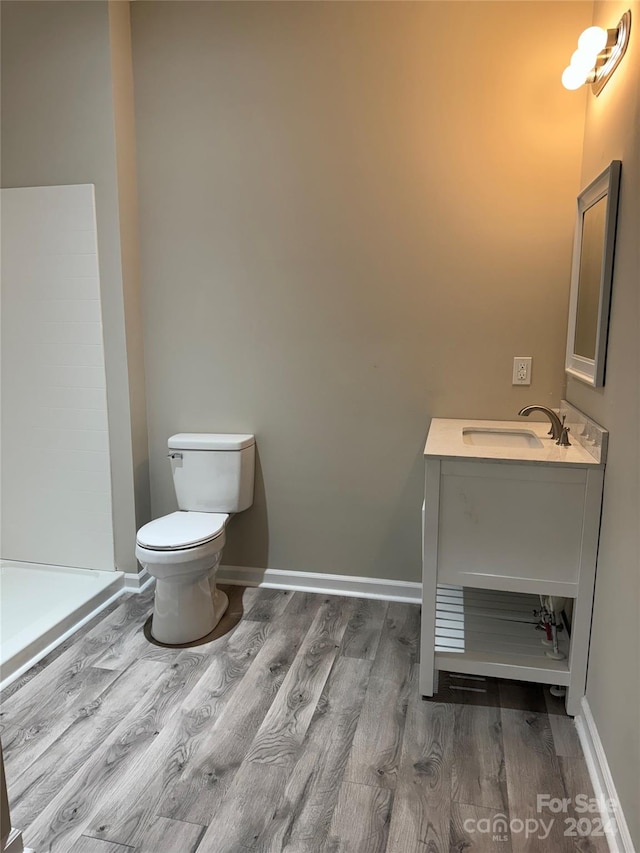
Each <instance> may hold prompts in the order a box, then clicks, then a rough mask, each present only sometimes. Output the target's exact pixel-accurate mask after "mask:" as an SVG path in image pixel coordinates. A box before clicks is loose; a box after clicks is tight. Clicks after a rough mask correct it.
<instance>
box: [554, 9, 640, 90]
mask: <svg viewBox="0 0 640 853" xmlns="http://www.w3.org/2000/svg"><path fill="white" fill-rule="evenodd" d="M630 31H631V12H630V11H627V12H625V13H624V15H623V16H622V17H621V18H620V21H619V23H618V26H617V27H616V28H615V29H612V30H603V29H602V27H589V28H588V29H586V30H585V31H584V32H583V33H582V35H581V36H580V38H579V39H578V49H577V50H576V51H575V52H574V54H573V55H572V57H571V62H570V64H569V65H568V66H567V67H566V68H565V69H564V71H563V73H562V85H563V86H564V87H565V89H579V88H580V86H583V85H584V84H585V83H591V91H592V92H593V93H594V95H599V94H600V92H601V91H602V90H603V89H604V87H605V85H606V83H607V81H608V79H609V78H610V77H611V75H612V74H613V72H614V71H615V69H616V68H617V67H618V63H619V62H620V60H621V59H622V57H623V56H624V54H625V51H626V49H627V45H628V44H629V33H630Z"/></svg>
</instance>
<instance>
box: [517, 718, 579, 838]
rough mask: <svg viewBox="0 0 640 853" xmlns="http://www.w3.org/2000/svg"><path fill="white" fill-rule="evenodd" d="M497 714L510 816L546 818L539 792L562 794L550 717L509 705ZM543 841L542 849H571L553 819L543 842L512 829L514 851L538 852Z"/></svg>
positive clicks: (523, 818)
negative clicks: (501, 739)
mask: <svg viewBox="0 0 640 853" xmlns="http://www.w3.org/2000/svg"><path fill="white" fill-rule="evenodd" d="M500 716H501V718H502V737H503V742H504V754H505V763H506V771H507V791H508V795H509V813H510V817H511V820H516V819H520V820H522V821H527V820H540V819H543V820H545V822H548V820H549V819H550V818H552V817H554V815H552V814H551V813H550V812H548V811H542V812H541V811H539V810H538V808H537V803H538V801H537V797H538V794H548V795H549V796H550V797H559V798H562V797H563V796H564V795H565V791H564V784H563V780H562V775H561V773H560V766H559V760H558V758H557V757H556V753H555V746H554V743H553V735H552V733H551V727H550V725H549V718H548V717H547V715H546V714H538V713H535V712H533V711H516V710H512V709H510V708H502V709H501V711H500ZM542 843H544V844H546V847H543V848H542V849H544V850H553V853H568V851H570V850H571V849H572V846H571V843H570V840H569V839H567V838H566V837H565V836H564V833H563V827H562V825H561V823H560V822H558V821H554V823H553V826H552V828H551V832H550V834H549V837H548V838H547V839H546V840H545V841H544V842H541V840H540V839H539V838H537V837H534V836H533V835H527V834H526V833H524V832H517V833H515V832H514V833H512V837H511V845H512V849H513V853H539V851H540V850H541V846H540V845H541V844H542Z"/></svg>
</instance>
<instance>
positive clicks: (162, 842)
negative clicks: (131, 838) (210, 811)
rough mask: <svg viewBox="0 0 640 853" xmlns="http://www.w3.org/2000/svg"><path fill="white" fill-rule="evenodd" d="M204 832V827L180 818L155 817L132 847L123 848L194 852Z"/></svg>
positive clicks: (160, 852) (152, 852)
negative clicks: (142, 836) (143, 834)
mask: <svg viewBox="0 0 640 853" xmlns="http://www.w3.org/2000/svg"><path fill="white" fill-rule="evenodd" d="M203 834H204V827H202V826H197V825H196V824H195V823H185V822H184V821H181V820H169V819H168V818H166V817H156V818H155V819H154V820H153V822H152V824H151V826H150V827H149V829H148V830H147V832H146V833H145V836H144V838H142V839H141V841H140V843H139V844H136V846H135V848H133V847H123V850H125V851H130V853H133V851H134V850H135V853H164V851H166V853H174V852H175V853H195V852H196V850H197V849H198V845H199V844H200V841H201V839H202V836H203Z"/></svg>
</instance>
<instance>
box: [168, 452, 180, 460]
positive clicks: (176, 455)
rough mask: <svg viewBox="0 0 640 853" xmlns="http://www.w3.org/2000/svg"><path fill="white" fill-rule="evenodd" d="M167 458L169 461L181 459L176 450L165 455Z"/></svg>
mask: <svg viewBox="0 0 640 853" xmlns="http://www.w3.org/2000/svg"><path fill="white" fill-rule="evenodd" d="M167 456H168V457H169V459H182V453H180V452H179V451H176V450H174V451H172V452H171V453H167Z"/></svg>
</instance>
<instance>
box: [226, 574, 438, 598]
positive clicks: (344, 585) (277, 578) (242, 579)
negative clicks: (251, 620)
mask: <svg viewBox="0 0 640 853" xmlns="http://www.w3.org/2000/svg"><path fill="white" fill-rule="evenodd" d="M217 580H218V583H228V584H236V585H240V586H260V587H266V588H267V589H290V590H293V591H300V592H319V593H322V594H324V595H349V596H356V597H358V598H377V599H381V600H383V601H400V602H406V603H408V604H420V603H421V601H422V584H420V583H414V582H411V581H395V580H380V579H378V578H357V577H350V576H349V575H326V574H319V573H317V572H291V571H287V570H285V569H255V568H251V567H248V566H220V568H219V569H218V577H217Z"/></svg>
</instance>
